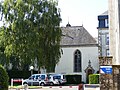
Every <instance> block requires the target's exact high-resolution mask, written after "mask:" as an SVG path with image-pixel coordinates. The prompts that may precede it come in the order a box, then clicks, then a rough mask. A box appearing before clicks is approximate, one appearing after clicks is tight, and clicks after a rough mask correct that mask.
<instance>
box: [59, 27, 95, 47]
mask: <svg viewBox="0 0 120 90" xmlns="http://www.w3.org/2000/svg"><path fill="white" fill-rule="evenodd" d="M61 29H62V39H61V42H60V44H61V45H63V46H64V45H67V46H68V45H91V44H97V42H96V40H95V39H94V38H93V37H92V36H91V35H90V34H89V33H88V31H87V30H86V29H85V28H84V27H83V26H70V27H61Z"/></svg>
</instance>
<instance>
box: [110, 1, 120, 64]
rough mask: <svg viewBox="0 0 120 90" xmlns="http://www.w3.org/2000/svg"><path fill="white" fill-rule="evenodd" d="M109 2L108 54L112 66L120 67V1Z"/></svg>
mask: <svg viewBox="0 0 120 90" xmlns="http://www.w3.org/2000/svg"><path fill="white" fill-rule="evenodd" d="M108 2H109V31H110V54H111V56H113V65H120V9H119V8H120V0H108Z"/></svg>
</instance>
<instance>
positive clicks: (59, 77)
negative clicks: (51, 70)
mask: <svg viewBox="0 0 120 90" xmlns="http://www.w3.org/2000/svg"><path fill="white" fill-rule="evenodd" d="M53 79H61V76H54V77H53Z"/></svg>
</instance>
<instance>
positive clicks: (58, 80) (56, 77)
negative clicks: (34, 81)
mask: <svg viewBox="0 0 120 90" xmlns="http://www.w3.org/2000/svg"><path fill="white" fill-rule="evenodd" d="M48 82H49V84H50V85H63V84H65V83H66V77H65V75H63V74H51V75H49V78H48Z"/></svg>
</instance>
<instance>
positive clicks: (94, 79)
mask: <svg viewBox="0 0 120 90" xmlns="http://www.w3.org/2000/svg"><path fill="white" fill-rule="evenodd" d="M99 76H100V75H99V74H90V75H89V84H99Z"/></svg>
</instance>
